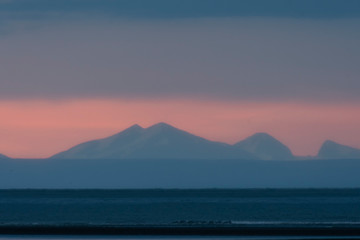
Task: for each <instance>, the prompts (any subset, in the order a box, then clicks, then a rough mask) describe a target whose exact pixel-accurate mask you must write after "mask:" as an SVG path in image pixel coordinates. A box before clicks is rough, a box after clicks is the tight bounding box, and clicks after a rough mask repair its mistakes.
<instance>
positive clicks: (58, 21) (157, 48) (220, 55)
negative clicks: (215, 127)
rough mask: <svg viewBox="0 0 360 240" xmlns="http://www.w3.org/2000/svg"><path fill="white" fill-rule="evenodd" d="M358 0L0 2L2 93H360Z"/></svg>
mask: <svg viewBox="0 0 360 240" xmlns="http://www.w3.org/2000/svg"><path fill="white" fill-rule="evenodd" d="M358 29H360V1H357V0H347V1H340V0H338V1H335V0H296V1H295V0H272V1H268V0H245V1H238V0H218V1H215V0H197V1H194V0H173V1H170V0H152V1H148V0H117V1H115V0H108V1H102V0H101V1H100V0H62V1H50V0H0V98H2V99H9V98H15V99H17V98H79V97H80V98H81V97H100V98H103V97H133V98H139V97H142V98H147V97H151V98H158V97H169V96H171V97H196V98H218V99H241V100H281V101H284V100H303V101H305V100H306V101H308V100H310V101H313V100H316V101H319V100H325V101H330V100H332V101H353V100H356V101H358V100H360V95H359V94H358V93H359V91H360V81H359V78H360V69H359V67H358V63H359V62H360V48H359V46H358V43H359V42H360V32H359V31H358Z"/></svg>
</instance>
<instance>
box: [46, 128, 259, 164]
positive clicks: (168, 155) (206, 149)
mask: <svg viewBox="0 0 360 240" xmlns="http://www.w3.org/2000/svg"><path fill="white" fill-rule="evenodd" d="M53 158H67V159H79V158H80V159H106V158H109V159H114V158H117V159H253V158H254V157H253V156H252V155H251V154H250V153H248V152H246V151H244V150H242V149H239V148H236V147H233V146H231V145H229V144H225V143H220V142H213V141H210V140H207V139H205V138H202V137H199V136H196V135H193V134H191V133H188V132H186V131H183V130H181V129H178V128H175V127H173V126H171V125H169V124H167V123H163V122H160V123H157V124H155V125H152V126H150V127H148V128H142V127H140V126H139V125H134V126H131V127H130V128H127V129H125V130H124V131H122V132H120V133H118V134H115V135H113V136H111V137H108V138H104V139H99V140H94V141H89V142H85V143H82V144H79V145H77V146H74V147H73V148H71V149H69V150H67V151H64V152H62V153H59V154H56V155H54V156H53Z"/></svg>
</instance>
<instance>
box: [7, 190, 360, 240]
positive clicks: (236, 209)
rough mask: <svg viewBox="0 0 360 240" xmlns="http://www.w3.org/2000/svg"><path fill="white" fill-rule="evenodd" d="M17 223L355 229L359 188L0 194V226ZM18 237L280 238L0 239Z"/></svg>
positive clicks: (358, 216) (359, 223) (358, 223)
mask: <svg viewBox="0 0 360 240" xmlns="http://www.w3.org/2000/svg"><path fill="white" fill-rule="evenodd" d="M19 225H30V226H39V225H40V226H41V225H54V226H83V225H85V226H93V225H94V226H99V225H100V226H103V225H105V226H144V225H145V226H195V227H197V226H200V227H201V226H210V227H211V226H240V227H244V226H265V227H272V226H276V227H278V226H300V227H302V226H305V227H313V226H329V227H333V226H352V227H354V226H355V227H360V189H277V190H276V189H260V190H259V189H245V190H232V189H230V190H218V189H210V190H161V189H157V190H0V226H19ZM23 238H28V239H164V240H165V239H166V240H169V239H284V238H283V237H277V238H273V237H268V238H265V237H258V238H256V237H250V238H249V237H248V238H244V237H222V238H220V237H206V238H201V237H193V238H191V237H170V238H169V237H156V238H154V237H147V238H146V237H140V238H139V237H121V238H119V237H117V238H115V237H105V236H103V237H101V236H97V237H76V236H73V237H71V236H67V237H66V238H64V237H56V236H52V237H49V236H41V237H36V236H22V237H21V238H19V237H17V236H1V235H0V239H23ZM316 238H319V237H316ZM316 238H314V237H313V238H311V239H316ZM349 238H350V237H349ZM285 239H292V238H291V237H287V238H285ZM296 239H299V237H298V238H296ZM301 239H306V238H301ZM319 239H321V238H319ZM327 239H330V238H329V237H327Z"/></svg>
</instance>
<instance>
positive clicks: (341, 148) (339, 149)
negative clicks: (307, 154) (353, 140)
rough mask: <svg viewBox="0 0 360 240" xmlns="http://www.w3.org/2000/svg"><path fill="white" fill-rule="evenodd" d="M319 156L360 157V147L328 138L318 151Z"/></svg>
mask: <svg viewBox="0 0 360 240" xmlns="http://www.w3.org/2000/svg"><path fill="white" fill-rule="evenodd" d="M318 158H326V159H357V158H358V159H360V149H357V148H353V147H349V146H346V145H342V144H339V143H336V142H334V141H330V140H327V141H325V142H324V143H323V145H322V146H321V148H320V150H319V153H318Z"/></svg>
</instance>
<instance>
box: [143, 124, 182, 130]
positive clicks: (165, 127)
mask: <svg viewBox="0 0 360 240" xmlns="http://www.w3.org/2000/svg"><path fill="white" fill-rule="evenodd" d="M147 130H157V131H164V130H165V131H166V130H179V131H182V130H180V129H178V128H176V127H174V126H171V125H170V124H167V123H164V122H159V123H156V124H154V125H152V126H150V127H148V128H147Z"/></svg>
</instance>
